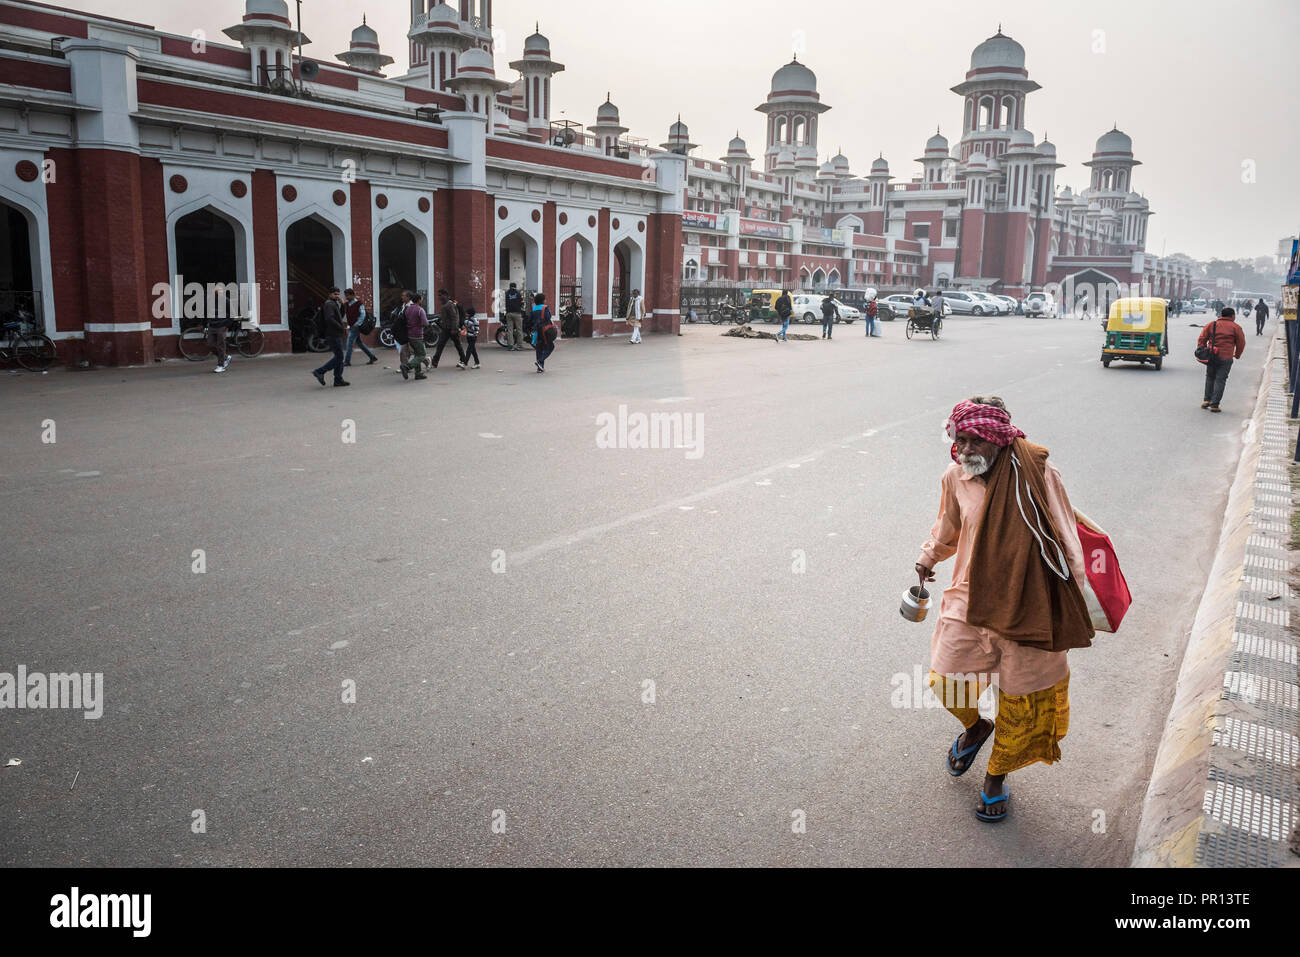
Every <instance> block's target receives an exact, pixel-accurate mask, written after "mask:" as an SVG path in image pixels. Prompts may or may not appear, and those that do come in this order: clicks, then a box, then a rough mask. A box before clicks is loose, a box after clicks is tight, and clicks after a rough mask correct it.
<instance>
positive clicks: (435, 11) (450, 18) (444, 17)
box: [426, 3, 460, 26]
mask: <svg viewBox="0 0 1300 957" xmlns="http://www.w3.org/2000/svg"><path fill="white" fill-rule="evenodd" d="M426 22H427V23H449V24H451V25H452V26H455V25H457V24H458V23H459V22H460V16H459V15H458V14H457V13H456V11H455V10H454V9H453V8H452V7H450V6H448V5H447V4H445V3H439V4H437V5H436V6H433V7H430V8H429V18H428V20H427V21H426Z"/></svg>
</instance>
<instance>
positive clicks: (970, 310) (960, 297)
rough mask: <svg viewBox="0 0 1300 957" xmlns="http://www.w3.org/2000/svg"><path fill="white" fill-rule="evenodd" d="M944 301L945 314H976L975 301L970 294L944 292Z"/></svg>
mask: <svg viewBox="0 0 1300 957" xmlns="http://www.w3.org/2000/svg"><path fill="white" fill-rule="evenodd" d="M943 301H944V305H945V307H946V308H945V310H944V311H945V312H946V313H948V314H949V315H958V316H970V315H974V314H975V299H974V297H973V296H972V295H971V294H970V293H968V292H958V291H956V290H954V291H951V292H950V291H949V290H947V289H945V290H944V291H943Z"/></svg>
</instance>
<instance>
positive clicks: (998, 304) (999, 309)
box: [970, 292, 1007, 316]
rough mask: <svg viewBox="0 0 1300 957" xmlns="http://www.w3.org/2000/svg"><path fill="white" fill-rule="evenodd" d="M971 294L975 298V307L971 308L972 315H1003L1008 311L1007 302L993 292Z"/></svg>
mask: <svg viewBox="0 0 1300 957" xmlns="http://www.w3.org/2000/svg"><path fill="white" fill-rule="evenodd" d="M970 295H971V298H972V299H974V300H975V308H974V309H972V310H971V315H972V316H1001V315H1004V314H1005V313H1006V311H1007V305H1006V303H1004V302H1002V301H1001V300H999V299H998V297H997V296H994V295H993V294H991V293H987V292H972V293H971V294H970Z"/></svg>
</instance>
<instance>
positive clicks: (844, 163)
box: [831, 153, 849, 170]
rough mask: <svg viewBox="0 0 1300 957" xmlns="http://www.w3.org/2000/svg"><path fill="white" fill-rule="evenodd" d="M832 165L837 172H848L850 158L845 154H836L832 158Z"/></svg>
mask: <svg viewBox="0 0 1300 957" xmlns="http://www.w3.org/2000/svg"><path fill="white" fill-rule="evenodd" d="M831 163H833V164H834V166H835V168H836V169H837V170H846V169H848V168H849V158H848V157H847V156H845V155H844V154H843V153H836V154H835V155H834V156H833V157H832V158H831Z"/></svg>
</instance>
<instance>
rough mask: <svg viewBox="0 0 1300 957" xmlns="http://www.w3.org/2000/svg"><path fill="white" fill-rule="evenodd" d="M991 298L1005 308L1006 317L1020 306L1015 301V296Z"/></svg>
mask: <svg viewBox="0 0 1300 957" xmlns="http://www.w3.org/2000/svg"><path fill="white" fill-rule="evenodd" d="M993 298H994V299H996V300H997V301H998V302H1000V303H1003V304H1004V305H1005V306H1006V307H1007V315H1008V316H1009V315H1011V314H1012V313H1014V312H1015V311H1016V309H1017V308H1019V306H1020V303H1019V302H1017V301H1016V297H1015V296H994V297H993Z"/></svg>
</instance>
